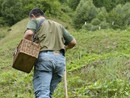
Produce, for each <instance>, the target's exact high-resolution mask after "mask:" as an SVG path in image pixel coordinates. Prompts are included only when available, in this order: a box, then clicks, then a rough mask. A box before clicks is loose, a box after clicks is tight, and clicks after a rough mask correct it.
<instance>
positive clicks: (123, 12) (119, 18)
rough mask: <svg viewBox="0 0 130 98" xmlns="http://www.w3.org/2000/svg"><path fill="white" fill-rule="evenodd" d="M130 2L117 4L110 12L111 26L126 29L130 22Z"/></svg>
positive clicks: (109, 20)
mask: <svg viewBox="0 0 130 98" xmlns="http://www.w3.org/2000/svg"><path fill="white" fill-rule="evenodd" d="M129 6H130V3H126V4H125V5H117V6H116V7H115V8H114V9H113V10H112V11H111V12H110V13H109V14H108V18H107V20H108V22H109V23H110V24H111V27H112V28H114V29H117V28H120V29H125V28H126V26H128V25H129V24H130V22H129V21H130V18H129V16H130V9H129Z"/></svg>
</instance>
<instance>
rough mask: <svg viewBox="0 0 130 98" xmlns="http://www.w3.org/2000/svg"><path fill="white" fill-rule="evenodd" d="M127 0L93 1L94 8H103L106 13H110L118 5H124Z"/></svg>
mask: <svg viewBox="0 0 130 98" xmlns="http://www.w3.org/2000/svg"><path fill="white" fill-rule="evenodd" d="M126 2H130V1H129V0H93V3H94V5H95V6H96V7H105V8H106V9H107V11H111V10H112V9H113V8H114V7H116V5H118V4H125V3H126Z"/></svg>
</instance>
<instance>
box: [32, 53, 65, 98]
mask: <svg viewBox="0 0 130 98" xmlns="http://www.w3.org/2000/svg"><path fill="white" fill-rule="evenodd" d="M64 70H65V57H64V56H63V55H62V53H54V52H49V51H48V52H40V54H39V57H38V60H37V62H36V65H35V67H34V76H33V86H34V93H35V98H51V95H52V94H53V92H54V90H55V88H56V86H57V85H58V83H59V82H60V81H61V79H62V76H63V73H64Z"/></svg>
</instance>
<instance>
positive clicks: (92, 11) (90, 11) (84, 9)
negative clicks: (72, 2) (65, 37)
mask: <svg viewBox="0 0 130 98" xmlns="http://www.w3.org/2000/svg"><path fill="white" fill-rule="evenodd" d="M97 14H98V10H97V8H96V7H95V6H94V5H93V2H92V1H91V0H87V1H86V0H81V1H80V3H79V5H78V7H77V9H76V14H75V17H74V24H75V27H76V28H78V29H79V28H81V27H82V25H83V24H84V23H85V21H86V22H91V20H92V19H94V18H95V17H96V16H97Z"/></svg>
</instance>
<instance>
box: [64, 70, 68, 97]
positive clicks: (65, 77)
mask: <svg viewBox="0 0 130 98" xmlns="http://www.w3.org/2000/svg"><path fill="white" fill-rule="evenodd" d="M64 89H65V98H68V90H67V71H66V67H65V72H64Z"/></svg>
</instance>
